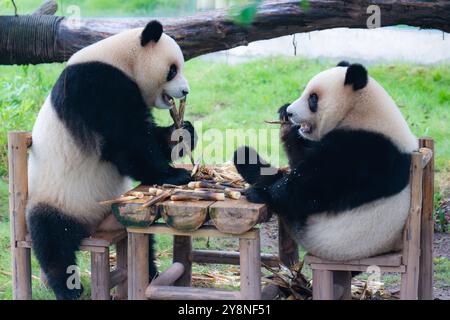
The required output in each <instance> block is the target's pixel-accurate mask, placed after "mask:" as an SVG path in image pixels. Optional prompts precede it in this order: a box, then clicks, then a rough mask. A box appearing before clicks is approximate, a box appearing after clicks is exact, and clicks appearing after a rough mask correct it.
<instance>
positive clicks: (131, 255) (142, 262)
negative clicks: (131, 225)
mask: <svg viewBox="0 0 450 320" xmlns="http://www.w3.org/2000/svg"><path fill="white" fill-rule="evenodd" d="M148 237H149V236H148V234H143V233H128V299H130V300H145V289H146V288H147V286H148V284H149V274H148V249H149V246H148Z"/></svg>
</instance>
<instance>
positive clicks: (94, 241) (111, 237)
mask: <svg viewBox="0 0 450 320" xmlns="http://www.w3.org/2000/svg"><path fill="white" fill-rule="evenodd" d="M126 237H127V231H126V230H125V229H124V230H117V231H111V232H106V231H103V232H96V233H94V234H93V235H92V236H91V237H89V238H85V239H83V240H82V241H81V246H80V249H81V248H86V249H87V250H86V251H91V250H89V248H91V247H105V248H107V247H109V246H112V245H114V244H116V243H118V242H119V241H121V240H123V239H125V238H126ZM19 243H20V246H21V247H25V248H31V246H32V241H31V236H30V234H27V235H26V237H25V241H20V242H19ZM82 250H84V249H82Z"/></svg>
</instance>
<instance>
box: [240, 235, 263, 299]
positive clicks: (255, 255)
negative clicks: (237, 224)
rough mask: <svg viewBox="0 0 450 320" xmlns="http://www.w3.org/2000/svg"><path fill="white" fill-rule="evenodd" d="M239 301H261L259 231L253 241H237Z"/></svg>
mask: <svg viewBox="0 0 450 320" xmlns="http://www.w3.org/2000/svg"><path fill="white" fill-rule="evenodd" d="M239 252H240V265H241V299H244V300H260V299H261V247H260V240H259V231H258V232H257V233H256V237H255V239H239Z"/></svg>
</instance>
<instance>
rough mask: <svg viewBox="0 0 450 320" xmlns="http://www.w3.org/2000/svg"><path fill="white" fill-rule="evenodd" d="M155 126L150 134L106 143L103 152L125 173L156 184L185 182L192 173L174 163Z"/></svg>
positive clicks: (106, 158) (147, 182)
mask: <svg viewBox="0 0 450 320" xmlns="http://www.w3.org/2000/svg"><path fill="white" fill-rule="evenodd" d="M158 138H159V137H158V135H157V132H156V130H155V129H147V132H146V134H145V133H144V132H143V133H142V134H141V135H139V134H135V135H133V139H128V140H127V141H122V143H120V144H121V145H117V141H120V140H119V139H118V140H115V141H114V142H109V143H105V144H104V146H103V148H102V156H103V158H104V159H105V160H107V161H110V162H112V163H113V164H114V165H115V166H116V167H117V169H118V170H119V172H120V173H121V174H122V175H126V176H130V177H131V178H133V179H135V180H137V181H140V182H142V183H143V184H146V185H153V184H163V183H172V184H183V183H186V182H187V181H189V178H190V173H189V172H188V171H186V170H183V169H177V168H174V167H172V166H171V165H170V161H169V160H168V159H167V157H166V155H165V154H164V153H163V151H162V150H161V148H160V143H159V141H158Z"/></svg>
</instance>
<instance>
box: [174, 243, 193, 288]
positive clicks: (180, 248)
mask: <svg viewBox="0 0 450 320" xmlns="http://www.w3.org/2000/svg"><path fill="white" fill-rule="evenodd" d="M173 262H180V263H181V264H183V266H184V273H183V275H182V276H181V277H180V278H178V279H177V280H176V281H175V283H174V285H175V286H178V287H190V286H191V285H192V237H190V236H173Z"/></svg>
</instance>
